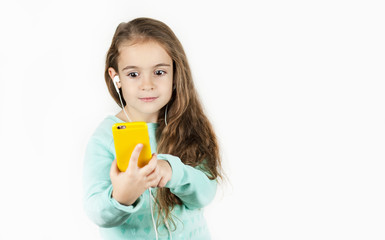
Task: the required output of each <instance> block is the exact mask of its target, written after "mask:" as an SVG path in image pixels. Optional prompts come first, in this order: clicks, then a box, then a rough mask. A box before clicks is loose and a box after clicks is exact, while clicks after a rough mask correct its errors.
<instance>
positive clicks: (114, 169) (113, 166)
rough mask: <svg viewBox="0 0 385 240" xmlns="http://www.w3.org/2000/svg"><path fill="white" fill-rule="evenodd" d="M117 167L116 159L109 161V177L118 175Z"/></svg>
mask: <svg viewBox="0 0 385 240" xmlns="http://www.w3.org/2000/svg"><path fill="white" fill-rule="evenodd" d="M119 172H120V171H119V168H118V165H117V164H116V159H115V160H114V161H113V162H112V163H111V168H110V177H111V176H115V175H118V173H119Z"/></svg>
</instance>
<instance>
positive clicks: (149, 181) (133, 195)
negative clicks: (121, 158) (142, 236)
mask: <svg viewBox="0 0 385 240" xmlns="http://www.w3.org/2000/svg"><path fill="white" fill-rule="evenodd" d="M142 148H143V145H142V144H138V145H137V146H136V147H135V149H134V151H133V152H132V154H131V159H130V162H129V164H128V167H127V170H126V171H125V172H120V171H119V169H118V166H117V165H116V159H115V160H114V161H113V162H112V165H111V170H110V178H111V182H112V188H113V190H112V197H113V198H114V199H115V200H116V201H118V202H119V203H120V204H123V205H127V206H129V205H132V204H133V203H134V202H135V201H136V200H137V199H138V198H139V197H140V195H142V194H143V192H144V191H146V189H148V188H149V187H164V186H165V185H166V184H167V182H168V181H170V179H171V176H172V169H171V166H170V164H169V163H168V162H167V161H165V160H158V158H157V156H156V154H153V156H152V159H151V160H150V162H149V163H148V164H147V165H146V166H144V167H142V168H139V167H138V158H139V155H140V152H141V150H142Z"/></svg>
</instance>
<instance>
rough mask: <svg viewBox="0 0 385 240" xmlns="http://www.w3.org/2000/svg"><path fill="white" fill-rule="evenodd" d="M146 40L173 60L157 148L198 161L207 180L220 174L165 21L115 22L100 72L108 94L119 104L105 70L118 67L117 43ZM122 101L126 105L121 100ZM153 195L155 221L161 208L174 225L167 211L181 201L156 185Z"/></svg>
mask: <svg viewBox="0 0 385 240" xmlns="http://www.w3.org/2000/svg"><path fill="white" fill-rule="evenodd" d="M148 40H152V41H156V42H157V43H159V44H160V45H161V46H162V47H163V48H164V49H165V51H166V52H167V53H168V55H169V56H170V57H171V59H172V61H173V73H174V74H173V76H174V78H173V86H174V90H173V93H172V96H171V99H170V101H169V102H168V104H167V109H168V112H167V125H166V124H165V119H164V116H165V111H166V106H165V107H163V108H162V109H161V110H160V111H159V115H158V123H159V126H158V129H157V132H156V140H157V145H158V149H157V152H158V153H167V154H172V155H174V156H178V157H179V158H180V159H181V160H182V162H183V163H184V164H187V165H190V166H192V167H196V166H198V165H199V166H200V168H201V169H202V170H203V171H204V172H205V173H206V175H207V176H208V177H209V178H210V179H211V180H214V179H218V178H222V167H221V159H220V154H219V148H218V142H217V138H216V136H215V133H214V131H213V127H212V125H211V123H210V121H209V120H208V118H207V117H206V115H205V114H204V111H203V109H202V105H201V103H200V101H199V98H198V95H197V92H196V90H195V87H194V83H193V79H192V75H191V71H190V67H189V64H188V61H187V57H186V54H185V52H184V50H183V47H182V45H181V43H180V42H179V40H178V38H177V37H176V36H175V34H174V33H173V31H172V30H171V29H170V28H169V27H168V26H167V25H166V24H164V23H163V22H160V21H158V20H154V19H151V18H136V19H134V20H132V21H130V22H127V23H121V24H119V26H118V27H117V29H116V31H115V34H114V37H113V39H112V43H111V47H110V49H109V50H108V52H107V57H106V67H105V74H104V75H105V76H104V77H105V81H106V84H107V87H108V89H109V92H110V94H111V96H112V97H113V99H114V100H115V102H116V103H117V104H118V105H119V106H121V104H120V100H119V96H118V94H117V93H116V91H115V87H114V86H113V83H112V79H111V77H110V75H109V74H108V68H109V67H112V68H114V69H115V71H118V57H119V47H120V45H121V44H122V43H126V42H130V43H131V42H135V41H148ZM120 91H121V90H120ZM123 104H124V105H126V103H125V101H124V100H123ZM121 107H124V106H121ZM156 198H157V200H158V203H159V209H158V212H159V215H158V221H159V216H161V212H162V211H164V213H165V216H166V219H168V220H171V222H172V223H173V224H174V226H175V222H174V221H173V219H172V217H171V211H172V209H173V208H174V206H175V205H177V204H182V202H181V200H180V199H179V198H178V197H177V196H176V195H174V194H173V193H171V192H170V190H169V189H168V188H159V189H158V191H157V197H156ZM158 223H159V222H158Z"/></svg>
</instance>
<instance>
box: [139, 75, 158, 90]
mask: <svg viewBox="0 0 385 240" xmlns="http://www.w3.org/2000/svg"><path fill="white" fill-rule="evenodd" d="M154 87H155V85H154V83H153V81H152V79H151V76H143V79H142V84H141V86H140V88H141V90H143V91H149V90H154Z"/></svg>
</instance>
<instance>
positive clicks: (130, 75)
mask: <svg viewBox="0 0 385 240" xmlns="http://www.w3.org/2000/svg"><path fill="white" fill-rule="evenodd" d="M138 75H139V74H138V73H137V72H131V73H129V74H128V76H129V77H133V78H135V77H137V76H138Z"/></svg>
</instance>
